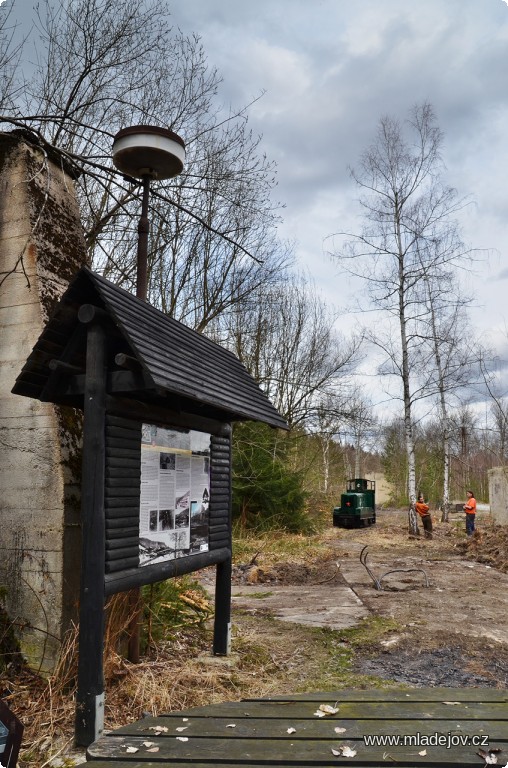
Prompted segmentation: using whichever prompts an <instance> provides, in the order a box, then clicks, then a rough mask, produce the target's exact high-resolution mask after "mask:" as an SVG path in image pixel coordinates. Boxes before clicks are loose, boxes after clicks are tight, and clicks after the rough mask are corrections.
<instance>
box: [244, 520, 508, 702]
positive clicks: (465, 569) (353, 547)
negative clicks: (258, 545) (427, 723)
mask: <svg viewBox="0 0 508 768" xmlns="http://www.w3.org/2000/svg"><path fill="white" fill-rule="evenodd" d="M481 522H482V521H481V518H480V520H479V527H480V528H481ZM435 528H436V530H435V535H434V538H433V540H432V541H428V540H425V539H423V538H420V539H410V538H409V537H408V535H407V528H406V525H405V516H404V515H401V514H398V513H390V512H386V513H381V514H380V515H379V516H378V523H377V524H376V526H373V527H372V528H368V529H356V530H342V529H331V530H330V531H329V532H328V533H327V534H326V538H327V543H328V544H329V547H330V553H331V554H330V557H328V558H327V559H326V560H323V562H321V563H315V564H314V567H313V568H307V569H305V568H302V567H301V566H296V565H295V566H292V565H291V564H290V563H285V564H284V563H280V564H277V565H275V566H273V567H271V568H268V569H266V570H265V569H263V568H262V567H261V568H257V569H256V568H253V569H248V570H246V571H244V572H243V574H241V575H240V576H239V579H238V580H239V581H240V582H242V581H243V582H245V581H246V580H249V579H251V580H254V581H255V582H257V583H256V585H255V586H247V585H245V583H244V584H243V585H240V586H237V587H236V593H237V594H238V595H239V596H238V597H237V598H235V599H234V600H233V606H234V610H235V607H237V608H238V609H241V610H243V611H247V612H249V613H251V614H252V615H265V616H266V615H272V616H274V617H277V618H279V619H282V620H285V621H289V622H294V623H300V624H305V623H307V624H309V623H311V624H312V625H313V626H316V625H321V626H325V627H331V628H335V629H339V628H340V626H338V625H335V626H334V624H333V621H334V620H337V618H339V619H342V620H343V621H345V623H344V624H343V625H342V626H344V627H347V626H352V625H355V624H358V623H360V622H361V621H362V619H363V618H364V617H365V616H370V617H373V616H374V617H383V618H386V619H391V620H393V621H394V622H396V626H397V630H394V631H393V632H391V633H389V635H388V636H387V637H385V638H384V639H383V640H382V641H381V642H380V643H379V644H378V645H377V646H373V647H371V648H367V649H363V651H362V653H361V654H360V655H359V657H358V658H357V660H356V662H355V663H356V665H357V668H358V670H359V671H361V672H366V673H369V674H375V675H377V676H379V677H385V678H389V679H392V680H396V681H400V682H407V683H410V684H412V685H449V686H482V685H486V686H493V687H499V686H508V574H505V573H501V572H500V571H498V570H497V569H495V568H493V567H491V566H489V565H485V564H482V563H478V562H475V561H471V560H468V559H466V558H465V557H464V555H463V553H462V552H461V551H460V544H461V542H462V541H463V536H462V532H461V530H460V531H459V530H458V524H455V523H453V522H452V523H451V524H447V525H445V524H438V525H436V526H435ZM366 545H368V553H369V556H368V561H367V562H368V564H369V566H370V567H371V570H372V571H373V573H374V575H375V576H376V577H377V578H380V577H381V576H382V575H383V574H385V573H386V572H387V571H389V570H392V569H423V570H424V571H425V574H426V575H427V577H428V580H429V586H428V587H426V586H425V577H424V575H423V574H422V573H420V572H419V571H417V572H414V573H394V574H392V575H388V576H386V577H385V578H384V579H383V586H384V589H383V590H382V591H378V590H376V588H375V584H374V582H373V581H372V579H371V577H370V576H369V574H368V573H367V571H366V569H365V568H364V567H363V565H362V564H361V562H360V559H359V556H360V552H361V550H362V548H363V547H364V546H366ZM457 545H459V547H457ZM353 593H354V595H356V597H357V598H358V600H359V601H360V602H355V600H354V599H352V594H353ZM348 603H349V605H350V608H349V614H348ZM334 605H335V606H338V607H339V606H340V610H338V609H337V610H336V612H335V614H334V613H333V606H334ZM337 613H342V616H339V617H338V616H337ZM320 614H321V616H322V622H321V623H320V621H319V617H320ZM348 616H349V619H350V620H349V623H348Z"/></svg>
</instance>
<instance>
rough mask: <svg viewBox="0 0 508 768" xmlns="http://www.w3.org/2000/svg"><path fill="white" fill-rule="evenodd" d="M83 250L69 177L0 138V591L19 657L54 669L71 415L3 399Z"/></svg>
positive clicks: (72, 489) (35, 151) (70, 489)
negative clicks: (17, 641) (0, 587)
mask: <svg viewBox="0 0 508 768" xmlns="http://www.w3.org/2000/svg"><path fill="white" fill-rule="evenodd" d="M85 260H86V250H85V243H84V238H83V231H82V228H81V223H80V216H79V209H78V205H77V202H76V198H75V193H74V185H73V179H72V177H71V175H70V171H69V169H66V168H65V167H64V165H63V163H62V161H61V159H60V158H59V156H57V155H55V156H52V157H50V156H48V153H47V152H46V151H45V150H43V149H42V148H41V147H38V146H37V145H36V144H34V143H32V142H31V141H30V137H29V136H27V135H24V134H20V133H18V132H13V133H0V585H3V586H5V588H6V590H7V597H6V608H7V611H8V613H9V616H10V617H11V619H12V620H13V621H14V622H15V625H16V628H17V632H18V636H19V638H20V641H21V648H22V652H23V654H24V655H25V656H26V658H27V659H28V661H29V663H30V664H31V665H32V666H34V667H35V668H37V669H41V670H43V671H49V670H51V669H52V667H53V666H54V663H55V661H56V659H57V656H58V651H59V648H60V641H61V639H62V636H63V634H64V632H65V630H66V629H67V627H68V623H69V621H70V619H71V617H73V616H74V615H75V609H76V603H77V599H78V594H79V559H80V558H79V552H80V548H79V485H78V483H79V479H78V478H79V468H80V457H79V440H80V433H81V430H80V423H79V415H78V414H76V413H75V412H74V411H72V409H65V408H57V407H55V406H53V405H52V404H50V403H41V402H39V401H38V400H30V399H28V398H26V397H19V396H17V395H13V394H11V389H12V387H13V385H14V381H15V379H16V376H17V375H18V374H19V372H20V371H21V369H22V367H23V365H24V363H25V361H26V358H27V357H28V355H29V354H30V352H31V350H32V347H33V345H34V343H35V342H36V340H37V339H38V337H39V335H40V333H41V331H42V329H43V327H44V325H45V323H46V320H47V318H48V316H49V315H50V314H51V311H52V308H53V306H54V304H55V302H56V300H57V299H58V298H59V297H60V296H61V294H62V293H63V291H64V290H65V289H66V287H67V285H68V282H69V280H70V278H71V277H72V275H73V274H74V273H75V271H76V270H77V269H78V268H79V267H80V266H82V265H83V264H84V263H85Z"/></svg>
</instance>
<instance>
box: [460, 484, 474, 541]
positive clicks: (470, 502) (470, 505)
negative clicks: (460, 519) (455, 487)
mask: <svg viewBox="0 0 508 768" xmlns="http://www.w3.org/2000/svg"><path fill="white" fill-rule="evenodd" d="M466 495H467V501H466V503H465V504H464V506H463V507H462V509H463V510H464V512H465V513H466V533H467V535H468V536H472V535H473V533H474V523H475V516H476V499H475V497H474V493H473V491H466Z"/></svg>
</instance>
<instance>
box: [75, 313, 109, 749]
mask: <svg viewBox="0 0 508 768" xmlns="http://www.w3.org/2000/svg"><path fill="white" fill-rule="evenodd" d="M82 309H84V307H83V308H82ZM79 317H80V320H81V321H82V322H85V323H86V322H88V323H89V327H88V334H87V350H86V381H85V395H84V417H85V418H84V428H83V464H82V485H81V488H82V491H81V517H82V536H83V550H82V551H83V554H82V564H81V568H82V573H81V594H80V613H79V662H78V691H77V697H76V732H75V735H76V744H78V745H80V746H85V747H87V746H89V745H90V744H91V743H92V742H93V741H95V740H96V739H97V738H98V737H99V736H100V735H101V733H102V731H103V727H104V674H103V643H104V569H105V537H104V482H105V477H104V474H105V453H106V445H105V402H106V336H105V333H104V329H103V328H102V327H101V326H100V324H99V323H98V322H97V318H96V317H94V316H93V313H90V312H89V313H88V314H86V312H83V313H81V310H80V315H79Z"/></svg>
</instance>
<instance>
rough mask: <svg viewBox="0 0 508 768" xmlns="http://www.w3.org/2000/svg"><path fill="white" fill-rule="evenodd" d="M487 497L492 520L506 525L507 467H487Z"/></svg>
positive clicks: (507, 502) (507, 523)
mask: <svg viewBox="0 0 508 768" xmlns="http://www.w3.org/2000/svg"><path fill="white" fill-rule="evenodd" d="M489 499H490V514H491V515H492V519H493V520H494V522H495V523H500V524H501V525H508V467H494V469H489Z"/></svg>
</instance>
